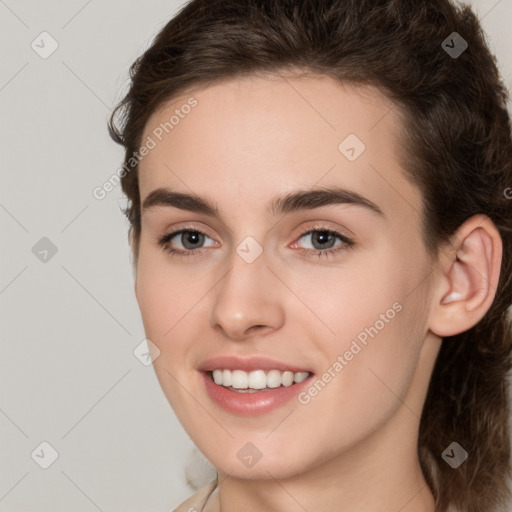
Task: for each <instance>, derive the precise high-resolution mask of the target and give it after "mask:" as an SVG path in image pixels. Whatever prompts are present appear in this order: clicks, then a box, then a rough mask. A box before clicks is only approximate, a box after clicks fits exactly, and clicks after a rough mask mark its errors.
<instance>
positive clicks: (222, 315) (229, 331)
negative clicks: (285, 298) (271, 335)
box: [211, 239, 284, 339]
mask: <svg viewBox="0 0 512 512" xmlns="http://www.w3.org/2000/svg"><path fill="white" fill-rule="evenodd" d="M258 245H259V244H258ZM257 249H258V248H257V246H256V245H255V243H254V240H248V239H245V240H244V241H242V242H241V243H240V244H239V245H238V246H237V247H235V248H234V250H233V253H232V254H231V257H230V260H229V271H228V272H227V273H226V275H225V276H224V278H223V279H221V282H220V283H219V284H218V286H216V287H215V290H216V291H215V293H214V294H215V298H214V304H213V308H212V315H211V316H212V318H211V322H212V325H213V326H214V327H215V326H220V327H221V328H222V330H223V331H224V333H225V334H226V335H227V336H229V337H231V338H240V339H241V338H244V337H245V336H247V333H248V331H249V330H250V329H251V328H252V327H256V326H258V327H260V328H263V327H271V328H278V327H279V325H280V324H281V323H282V321H283V318H284V312H283V311H282V304H281V303H280V301H279V292H278V290H277V289H276V283H275V282H274V281H275V277H274V276H273V274H272V272H270V271H269V270H268V268H266V265H267V264H268V259H267V257H266V254H265V253H264V252H261V250H262V249H261V248H260V249H259V250H260V254H257V253H256V252H255V251H257ZM255 255H256V257H255ZM253 258H254V259H253Z"/></svg>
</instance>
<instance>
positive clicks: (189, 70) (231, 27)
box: [108, 0, 512, 512]
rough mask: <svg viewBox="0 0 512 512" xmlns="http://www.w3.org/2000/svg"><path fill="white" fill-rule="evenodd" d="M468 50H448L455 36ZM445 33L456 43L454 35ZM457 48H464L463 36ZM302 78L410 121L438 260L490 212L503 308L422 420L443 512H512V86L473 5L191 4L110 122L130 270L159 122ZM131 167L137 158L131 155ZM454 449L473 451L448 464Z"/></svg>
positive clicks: (412, 166)
mask: <svg viewBox="0 0 512 512" xmlns="http://www.w3.org/2000/svg"><path fill="white" fill-rule="evenodd" d="M454 32H457V34H458V36H455V37H461V38H462V39H463V40H465V41H467V43H468V47H467V49H466V50H465V51H463V53H462V54H460V55H458V56H455V55H453V54H452V55H450V54H449V52H448V51H446V49H445V47H443V42H444V41H445V40H447V38H448V41H449V42H450V44H449V46H450V47H454V46H455V43H454V42H453V41H454V39H453V37H454V35H453V33H454ZM449 37H452V39H451V40H450V39H449ZM462 39H458V40H457V41H458V44H459V43H460V42H461V41H462ZM293 69H301V70H305V71H306V72H308V73H311V74H322V75H327V76H329V77H331V78H334V79H336V80H339V81H340V82H351V83H353V84H355V85H370V86H375V87H377V88H379V90H380V91H381V92H383V93H384V94H385V95H387V97H389V98H390V99H391V100H392V101H393V104H394V105H395V106H396V109H397V111H398V112H400V113H401V114H402V118H403V127H402V128H403V134H402V136H403V144H402V146H403V154H402V155H401V158H402V161H403V168H404V173H405V175H406V177H407V178H408V179H409V180H410V181H411V182H412V183H414V184H415V185H416V186H417V187H418V188H419V190H420V191H421V193H422V199H423V204H422V237H423V240H424V244H425V247H426V250H427V251H428V253H429V254H430V255H431V256H432V257H436V256H438V255H439V251H440V250H441V249H442V248H443V247H444V246H446V244H448V243H449V241H450V239H451V237H452V235H453V234H454V232H455V231H456V229H457V228H458V227H459V226H460V225H461V224H462V223H463V222H464V221H465V220H466V219H468V218H469V217H471V216H473V215H475V214H485V215H487V216H488V217H490V219H491V220H492V221H493V223H494V224H495V226H496V228H497V229H498V231H499V233H500V236H501V238H502V241H503V259H502V265H501V274H500V280H499V284H498V287H497V292H496V296H495V299H494V301H493V303H492V305H491V306H490V309H489V310H488V312H487V313H486V315H485V316H484V317H483V318H482V320H481V321H480V322H478V324H476V325H475V326H474V327H473V328H471V329H469V330H467V331H465V332H463V333H461V334H458V335H456V336H451V337H445V338H444V340H443V342H442V346H441V350H440V352H439V356H438V359H437V360H436V364H435V367H434V370H433V374H432V377H431V381H430V384H429V389H428V393H427V397H426V402H425V405H424V409H423V412H422V417H421V422H420V431H419V441H418V455H419V459H420V463H421V467H422V470H423V473H424V475H425V479H426V480H427V483H428V484H429V486H430V487H431V489H432V493H433V495H434V497H435V500H436V508H437V510H438V512H445V511H447V510H451V509H456V510H459V509H460V510H464V511H465V512H482V511H484V510H485V511H486V512H498V511H502V510H506V509H508V506H510V505H509V502H508V499H509V494H510V491H509V489H508V485H509V480H510V476H511V468H510V456H511V446H510V431H509V421H510V420H509V417H510V405H509V396H508V376H509V371H510V369H511V368H512V364H511V345H512V331H511V319H510V317H509V316H508V315H507V310H508V307H509V306H510V304H511V303H512V188H511V187H512V141H511V125H510V118H509V113H508V111H507V107H506V103H507V100H508V91H507V90H506V88H505V86H504V84H503V82H502V80H501V77H500V74H499V71H498V68H497V64H496V58H495V57H494V56H493V55H492V53H491V52H490V50H489V48H488V46H487V42H486V38H485V34H484V32H483V30H482V28H481V26H480V23H479V21H478V19H477V18H476V16H475V14H474V13H473V12H472V10H471V9H470V7H469V6H467V5H463V4H454V3H453V2H452V1H451V0H301V1H298V0H293V1H292V0H220V1H219V0H192V1H191V2H189V3H187V4H186V5H185V6H184V7H183V8H182V9H181V10H180V11H179V12H178V13H177V15H176V16H174V17H173V18H172V19H171V20H170V21H169V22H168V23H167V24H166V25H165V26H164V27H163V28H162V29H161V30H160V32H159V33H158V34H157V35H156V36H155V38H154V39H153V41H152V42H151V44H150V46H149V47H148V49H147V50H146V51H145V52H144V53H143V54H142V55H141V56H140V57H139V58H137V60H136V61H135V62H134V63H133V64H132V66H131V67H130V87H129V90H128V92H127V94H126V96H125V97H124V98H123V99H122V100H121V101H120V103H119V104H118V105H117V106H116V108H115V109H114V111H113V113H112V116H111V118H110V120H109V123H108V128H109V132H110V135H111V137H112V138H113V140H114V141H115V142H117V143H119V144H121V145H123V146H124V148H125V162H124V169H125V171H126V172H123V176H122V178H121V184H122V189H123V192H124V193H125V194H126V197H127V200H128V206H127V208H126V209H125V210H124V213H125V215H126V216H127V218H128V220H129V223H130V231H129V236H130V239H131V242H132V248H133V254H134V258H135V264H136V263H137V254H138V247H139V239H140V231H141V219H140V194H139V186H138V172H137V163H138V162H137V159H133V158H132V157H133V155H134V153H136V152H137V150H138V148H139V147H140V145H141V142H142V141H141V138H142V134H143V131H144V128H145V126H146V123H147V121H148V119H149V117H150V115H151V114H152V113H153V112H154V111H155V110H156V109H157V108H158V107H160V106H162V105H163V104H164V103H165V102H167V101H169V100H171V99H173V98H175V97H176V96H178V95H180V94H183V93H186V92H187V90H188V89H190V88H192V87H195V86H202V85H208V84H210V83H212V82H214V81H216V80H220V79H226V78H236V77H241V76H244V75H255V74H260V73H261V74H265V73H270V74H272V73H274V74H279V73H280V72H282V71H284V70H293ZM130 159H131V160H130ZM452 441H457V442H458V443H459V444H460V445H461V446H462V447H463V448H465V450H466V451H467V452H468V453H469V456H468V458H467V460H466V461H465V462H464V463H463V464H462V465H460V466H459V467H458V468H457V469H452V468H451V467H450V466H449V465H448V464H447V463H445V462H444V460H443V459H442V456H441V455H442V452H443V451H444V450H445V448H446V447H447V446H448V445H450V444H451V443H452Z"/></svg>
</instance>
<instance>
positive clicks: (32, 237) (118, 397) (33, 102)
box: [0, 0, 512, 512]
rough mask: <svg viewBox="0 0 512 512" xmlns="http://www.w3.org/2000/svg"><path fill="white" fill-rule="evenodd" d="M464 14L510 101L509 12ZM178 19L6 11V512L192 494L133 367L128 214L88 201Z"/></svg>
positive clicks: (122, 7)
mask: <svg viewBox="0 0 512 512" xmlns="http://www.w3.org/2000/svg"><path fill="white" fill-rule="evenodd" d="M469 3H471V4H472V5H473V6H474V9H475V10H476V12H477V14H478V16H479V18H480V19H481V20H482V24H483V27H484V29H485V31H486V32H487V36H488V41H489V44H490V47H491V49H492V51H493V52H494V53H495V54H496V55H497V57H498V62H499V65H500V67H501V71H502V76H503V78H504V81H505V82H506V84H507V86H508V88H509V89H512V52H511V50H512V31H511V30H510V26H511V22H512V2H511V1H510V0H501V1H498V0H474V1H472V2H469ZM182 4H183V2H179V1H171V0H153V1H150V2H143V1H141V0H139V1H133V2H125V1H121V0H108V1H105V0H104V1H99V0H89V1H86V0H68V1H64V0H61V1H57V0H47V1H45V2H41V1H40V0H39V1H37V0H5V1H4V0H0V38H1V62H2V65H1V67H0V109H1V112H0V116H1V117H0V118H1V123H0V135H1V139H0V140H1V151H0V162H1V165H0V172H1V179H2V186H1V188H0V223H1V234H2V236H1V249H2V250H1V252H0V257H1V261H0V269H1V273H0V308H1V314H2V322H1V343H2V346H1V358H0V365H1V366H0V379H1V380H0V438H1V446H2V448H1V450H2V457H1V459H2V462H1V467H0V511H10V512H28V511H32V512H36V511H37V512H43V511H45V512H50V511H51V512H59V511H69V510H73V511H74V512H93V511H97V510H100V511H104V512H106V511H117V510H123V511H124V512H131V511H142V510H144V511H145V512H167V511H170V510H172V509H173V508H174V507H175V506H176V505H178V504H179V503H180V502H181V501H183V500H184V499H185V498H186V497H188V496H189V495H190V494H192V492H193V491H192V490H191V488H190V487H188V486H187V485H186V477H185V469H186V468H185V466H186V464H187V460H189V456H190V453H191V450H192V448H193V444H192V442H191V441H190V439H189V438H188V436H187V435H186V433H185V432H184V430H183V429H182V427H181V425H180V424H179V422H178V420H177V419H176V417H175V415H174V413H173V411H172V410H171V408H170V406H169V404H168V402H167V400H166V398H165V396H164V395H163V392H162V391H161V389H160V386H159V384H158V381H157V379H156V376H155V374H154V371H153V368H152V366H151V365H149V366H146V365H145V364H143V362H141V360H140V359H139V358H138V357H136V354H137V353H139V354H140V351H142V350H143V345H141V342H142V343H143V340H144V337H145V336H144V331H143V327H142V322H141V319H140V314H139V310H138V306H137V303H136V301H135V296H134V293H133V275H132V269H131V262H130V257H129V247H128V242H127V229H128V224H127V221H126V220H125V218H124V216H123V214H122V212H121V208H122V207H124V206H125V200H124V198H123V196H122V194H121V189H120V187H116V188H115V189H114V190H112V191H111V192H109V193H108V194H107V195H106V197H105V198H104V199H103V200H98V199H96V198H95V197H94V196H93V193H92V191H93V189H94V188H95V187H98V186H101V185H102V184H103V183H104V182H105V181H106V180H107V179H108V178H109V177H110V176H111V175H112V174H113V173H114V172H115V170H116V169H117V168H118V167H119V165H120V164H121V162H122V157H123V150H122V148H121V147H119V146H117V145H115V144H114V143H113V142H112V141H111V139H110V138H109V136H108V133H107V128H106V121H107V118H108V116H109V113H110V111H111V109H112V107H113V105H114V104H115V103H116V102H117V101H118V100H119V99H120V98H121V97H122V94H123V92H125V90H126V86H127V77H128V67H129V65H130V64H131V63H132V62H133V60H134V59H135V58H136V57H137V56H138V55H140V54H141V53H142V51H143V50H144V49H145V48H146V47H147V46H148V45H149V43H150V41H151V39H152V37H153V36H154V35H155V34H156V33H157V32H158V30H159V29H160V28H161V27H162V26H163V25H164V24H165V23H166V22H167V21H168V20H169V19H170V18H171V16H172V15H173V14H175V13H176V12H177V10H178V9H179V8H180V7H181V6H182ZM42 32H46V33H47V34H43V35H41V33H42ZM56 44H58V47H57V49H56V50H55V51H54V52H53V53H52V54H51V55H49V56H47V55H46V54H45V52H47V53H48V52H50V51H51V50H52V49H53V46H55V45H56ZM469 44H471V43H469ZM52 45H53V46H52ZM43 57H46V58H43ZM510 185H512V184H510ZM137 347H139V348H138V349H137ZM140 347H142V348H140ZM134 351H135V353H134ZM42 443H43V444H42ZM54 459H55V460H54ZM45 465H48V467H47V468H46V469H44V468H43V466H45ZM205 478H206V477H205Z"/></svg>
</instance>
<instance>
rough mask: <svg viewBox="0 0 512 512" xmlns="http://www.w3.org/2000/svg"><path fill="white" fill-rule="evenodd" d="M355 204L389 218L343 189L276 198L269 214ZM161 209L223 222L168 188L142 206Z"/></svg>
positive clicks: (208, 206) (211, 207)
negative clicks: (203, 216)
mask: <svg viewBox="0 0 512 512" xmlns="http://www.w3.org/2000/svg"><path fill="white" fill-rule="evenodd" d="M336 204H352V205H357V206H362V207H364V208H367V209H368V210H370V211H372V212H374V213H376V214H378V215H379V216H382V217H385V215H384V213H383V212H382V210H381V209H380V208H379V207H378V206H377V205H376V204H375V203H373V202H372V201H370V200H369V199H367V198H366V197H364V196H362V195H361V194H358V193H357V192H354V191H351V190H346V189H343V188H339V187H329V188H317V189H309V190H298V191H295V192H290V193H289V194H286V195H284V196H281V197H276V198H274V199H273V200H272V201H271V203H270V205H269V207H268V209H267V211H268V212H269V213H270V214H271V215H274V216H276V215H280V214H286V213H291V212H297V211H302V210H313V209H315V208H321V207H323V206H329V205H336ZM158 206H166V207H174V208H179V209H180V210H186V211H190V212H196V213H203V214H205V215H208V216H211V217H216V218H219V217H220V214H219V209H218V208H217V205H216V204H214V203H212V202H210V201H209V200H208V199H205V198H203V197H201V196H198V195H196V194H185V193H182V192H176V191H173V190H170V189H168V188H157V189H155V190H153V191H152V192H150V193H149V194H148V195H147V196H146V198H145V199H144V202H143V204H142V213H144V212H145V211H148V210H151V209H153V208H155V207H158Z"/></svg>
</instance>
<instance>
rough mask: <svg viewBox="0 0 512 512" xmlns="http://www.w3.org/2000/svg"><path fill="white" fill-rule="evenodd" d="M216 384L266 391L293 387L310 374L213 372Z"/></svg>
mask: <svg viewBox="0 0 512 512" xmlns="http://www.w3.org/2000/svg"><path fill="white" fill-rule="evenodd" d="M212 374H213V380H214V382H215V384H218V385H219V386H225V387H233V388H235V389H265V388H278V387H279V386H285V387H288V386H291V385H292V384H293V383H294V382H295V383H299V382H302V381H303V380H306V379H307V378H308V377H309V372H296V373H293V372H289V371H286V372H281V371H280V370H270V371H269V372H268V373H266V374H265V372H264V371H263V370H254V371H252V372H245V371H243V370H213V372H212Z"/></svg>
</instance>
